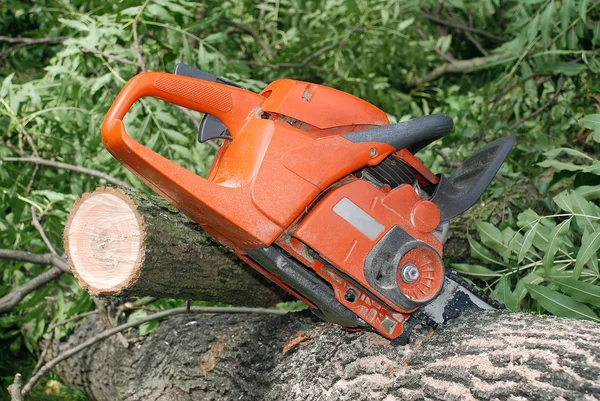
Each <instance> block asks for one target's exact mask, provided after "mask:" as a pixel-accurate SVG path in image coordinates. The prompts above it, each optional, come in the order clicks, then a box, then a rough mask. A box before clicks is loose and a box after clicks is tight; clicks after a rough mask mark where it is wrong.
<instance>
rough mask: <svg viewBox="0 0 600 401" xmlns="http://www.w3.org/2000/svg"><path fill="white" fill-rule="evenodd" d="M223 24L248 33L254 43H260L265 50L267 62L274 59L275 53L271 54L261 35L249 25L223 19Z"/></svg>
mask: <svg viewBox="0 0 600 401" xmlns="http://www.w3.org/2000/svg"><path fill="white" fill-rule="evenodd" d="M221 22H223V23H225V24H227V25H231V26H232V27H234V28H236V29H238V30H240V31H244V32H246V33H248V34H249V35H250V36H252V38H253V39H254V41H255V42H256V43H258V45H259V46H260V47H261V48H262V49H263V51H264V52H265V56H266V57H267V60H271V59H273V53H272V52H271V49H270V48H269V46H267V44H266V43H265V41H264V40H263V39H262V38H261V37H260V35H259V34H258V33H256V31H255V30H254V29H252V28H250V27H249V26H247V25H244V24H240V23H239V22H235V21H231V20H226V19H223V20H221Z"/></svg>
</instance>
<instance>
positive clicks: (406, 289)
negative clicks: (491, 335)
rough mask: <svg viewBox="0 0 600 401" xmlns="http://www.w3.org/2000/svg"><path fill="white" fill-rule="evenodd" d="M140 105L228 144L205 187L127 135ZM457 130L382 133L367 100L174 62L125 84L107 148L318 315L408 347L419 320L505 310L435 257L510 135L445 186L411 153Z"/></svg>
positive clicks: (497, 163)
mask: <svg viewBox="0 0 600 401" xmlns="http://www.w3.org/2000/svg"><path fill="white" fill-rule="evenodd" d="M144 96H152V97H156V98H159V99H162V100H164V101H166V102H170V103H173V104H176V105H178V106H181V107H185V108H189V109H192V110H196V111H199V112H201V113H204V117H203V119H202V122H201V124H200V127H199V132H198V140H199V141H200V142H205V141H207V140H211V139H220V140H222V143H221V144H220V146H219V150H218V151H217V153H216V155H215V157H214V160H213V163H212V165H211V168H210V171H209V173H208V176H207V177H206V178H204V177H200V176H198V175H196V174H194V173H192V172H190V171H189V170H186V169H185V168H183V167H181V166H179V165H178V164H176V163H174V162H172V161H170V160H168V159H166V158H164V157H163V156H161V155H159V154H158V153H156V152H154V151H152V150H151V149H149V148H147V147H145V146H143V145H142V144H140V143H138V142H136V141H135V140H134V139H132V138H131V137H130V136H129V135H128V133H127V130H126V127H125V125H124V123H123V119H124V117H125V115H126V114H127V112H128V111H129V109H130V108H131V106H132V105H133V104H134V103H135V102H136V101H137V100H138V99H140V98H141V97H144ZM452 128H453V122H452V119H451V118H450V117H449V116H446V115H443V114H433V115H429V116H424V117H419V118H415V119H413V120H409V121H404V122H400V123H397V124H390V123H389V120H388V117H387V115H386V114H385V113H384V112H383V111H381V110H380V109H378V108H377V107H375V106H374V105H372V104H370V103H367V102H365V101H363V100H361V99H359V98H357V97H354V96H352V95H350V94H348V93H344V92H341V91H338V90H335V89H332V88H328V87H326V86H322V85H317V84H313V83H308V82H301V81H295V80H290V79H282V80H277V81H274V82H272V83H271V84H269V85H268V86H267V87H266V88H265V89H264V90H263V91H262V92H261V93H259V94H256V93H253V92H251V91H248V90H246V89H244V88H243V87H242V86H241V85H238V84H236V83H233V82H230V81H228V80H225V79H223V78H219V77H216V76H214V75H212V74H209V73H207V72H204V71H201V70H198V69H196V68H193V67H190V66H187V65H185V64H178V65H177V67H176V69H175V74H167V73H155V72H152V73H142V74H139V75H137V76H135V77H133V78H132V79H131V80H130V81H129V82H128V83H127V84H126V85H125V87H124V88H123V90H122V91H121V93H120V94H119V95H118V97H117V99H116V100H115V101H114V103H113V105H112V107H111V108H110V110H109V111H108V113H107V115H106V118H105V120H104V122H103V124H102V142H103V144H104V146H105V147H106V148H107V149H108V151H109V152H110V153H111V154H112V155H113V156H114V157H115V158H116V159H117V160H118V161H119V162H120V163H122V164H123V165H124V166H125V167H126V168H128V169H129V170H130V171H131V172H132V173H133V174H135V175H136V176H137V177H138V178H139V179H140V180H142V181H143V182H145V183H146V184H147V185H148V186H149V187H150V188H151V189H153V190H154V191H155V192H157V193H158V194H159V195H161V196H162V197H163V198H165V199H166V200H167V201H169V202H170V203H171V204H172V205H173V206H175V207H176V208H177V209H179V210H180V211H181V212H183V213H184V214H186V215H187V216H188V217H189V218H190V219H191V220H192V221H194V222H196V223H197V224H199V225H200V227H201V228H202V229H203V230H204V231H205V232H206V233H208V234H209V235H211V236H212V237H213V238H215V239H216V240H217V241H219V242H221V243H223V244H225V245H227V246H229V247H230V248H232V249H233V251H234V252H235V254H236V255H237V256H238V257H239V258H241V259H242V260H244V261H245V262H247V263H248V264H250V265H251V266H252V267H254V268H255V269H256V270H258V271H259V272H260V273H262V274H263V275H265V276H266V277H268V278H269V279H270V280H272V281H273V282H274V283H276V284H278V285H280V286H281V287H283V288H284V289H286V290H287V291H288V292H290V293H291V294H292V295H294V296H296V297H297V298H298V299H301V300H302V301H304V302H305V303H306V304H307V305H308V306H309V307H310V308H311V310H312V311H313V312H314V313H315V314H316V315H317V316H319V317H321V318H322V319H324V320H327V321H329V322H333V323H336V324H339V325H342V326H344V327H346V328H348V329H351V330H360V329H368V328H372V329H374V330H376V331H377V332H379V333H380V334H381V335H383V336H385V337H386V338H388V339H390V340H391V341H392V342H393V343H394V344H406V342H407V341H408V338H409V335H410V332H411V330H412V329H413V328H414V327H415V325H416V324H418V323H419V322H420V321H422V322H424V323H426V324H427V325H430V326H432V327H436V326H437V325H439V324H444V323H446V322H447V321H448V320H450V319H454V318H456V317H458V316H459V315H460V314H462V313H465V312H473V311H482V310H493V309H498V308H502V305H500V304H498V303H497V302H495V301H493V300H491V299H490V298H489V297H487V296H486V295H485V294H484V293H483V292H481V291H480V290H478V289H477V288H476V287H474V286H472V285H470V284H468V283H467V282H466V281H465V280H464V279H462V278H461V277H459V276H458V275H456V273H454V272H452V271H451V270H449V269H447V268H446V267H445V266H444V263H443V259H442V255H443V245H444V242H445V240H446V238H447V233H448V226H449V223H450V219H452V218H454V217H456V216H458V215H460V214H461V213H463V212H464V211H466V210H467V209H469V208H470V207H472V206H473V205H474V204H475V203H476V202H477V200H478V199H479V197H480V196H481V195H482V194H483V192H484V191H485V189H486V188H487V187H488V185H489V184H490V182H491V181H492V180H493V178H494V176H495V175H496V173H497V172H498V170H499V169H500V167H501V165H502V163H503V162H504V160H505V159H506V157H507V156H508V154H509V152H510V149H511V148H512V146H513V145H514V143H515V140H514V138H512V137H505V138H501V139H498V140H496V141H494V142H491V143H489V144H487V145H485V146H484V147H482V148H481V149H479V150H478V151H476V152H474V153H473V154H472V155H471V156H470V157H469V158H467V159H466V160H465V161H464V162H463V164H462V165H461V166H460V167H458V168H457V169H456V170H455V171H454V173H453V174H452V175H451V176H450V177H449V178H447V177H445V176H443V175H441V174H438V175H435V174H434V173H432V172H431V171H430V170H429V169H428V168H427V167H426V166H425V165H423V163H421V161H420V160H419V159H417V157H415V153H417V152H418V151H419V150H421V149H423V148H424V147H426V146H428V145H429V144H430V143H431V142H433V141H435V140H438V139H440V138H442V137H444V136H445V135H447V134H449V133H450V132H451V131H452Z"/></svg>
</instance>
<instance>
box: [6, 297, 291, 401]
mask: <svg viewBox="0 0 600 401" xmlns="http://www.w3.org/2000/svg"><path fill="white" fill-rule="evenodd" d="M190 312H192V313H252V314H261V315H285V314H287V313H289V312H288V311H285V310H278V309H265V308H234V307H231V308H228V307H224V308H221V307H202V306H192V307H191V308H187V307H182V308H173V309H169V310H166V311H163V312H157V313H154V314H152V315H149V316H144V317H141V318H139V319H136V320H134V321H133V322H128V323H124V324H122V325H120V326H117V327H114V328H112V329H108V330H105V331H103V332H101V333H100V334H97V335H95V336H94V337H92V338H89V339H88V340H86V341H84V342H83V343H81V344H79V345H78V346H76V347H74V348H71V349H70V350H68V351H66V352H63V353H62V354H60V355H58V356H57V357H55V358H53V359H52V360H51V361H49V362H48V363H46V364H45V365H44V366H42V367H41V368H40V370H39V371H38V372H37V373H36V374H35V375H33V376H32V377H31V378H30V379H29V380H28V381H27V384H25V386H24V387H23V390H22V391H21V395H22V397H23V398H25V397H27V395H28V394H29V393H30V392H31V390H32V389H33V386H35V384H36V383H37V382H38V381H39V380H40V379H41V378H42V377H43V376H44V375H45V374H46V373H48V372H49V371H50V370H51V369H52V368H54V367H55V366H56V365H58V364H59V363H61V362H62V361H64V360H65V359H68V358H70V357H72V356H73V355H76V354H77V353H79V352H81V351H83V350H84V349H86V348H88V347H89V346H91V345H94V344H96V343H97V342H100V341H102V340H105V339H107V338H109V337H112V336H113V335H114V334H117V333H121V332H122V331H124V330H127V329H130V328H132V327H137V326H139V325H141V324H144V323H147V322H151V321H153V320H158V319H163V318H165V317H169V316H173V315H178V314H182V313H190ZM15 380H16V377H15Z"/></svg>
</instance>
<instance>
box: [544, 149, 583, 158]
mask: <svg viewBox="0 0 600 401" xmlns="http://www.w3.org/2000/svg"><path fill="white" fill-rule="evenodd" d="M562 154H566V155H569V156H573V157H577V158H581V159H587V160H594V158H593V157H591V156H589V155H586V154H585V153H583V152H581V151H579V150H576V149H571V148H556V149H552V150H549V151H547V152H545V153H544V156H546V157H551V158H553V157H557V156H560V155H562Z"/></svg>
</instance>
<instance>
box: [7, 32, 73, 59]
mask: <svg viewBox="0 0 600 401" xmlns="http://www.w3.org/2000/svg"><path fill="white" fill-rule="evenodd" d="M65 39H67V38H66V37H58V38H38V39H32V38H21V37H16V38H12V37H10V36H0V42H7V43H16V45H14V46H12V47H9V48H8V49H7V50H5V51H4V52H2V53H0V60H2V59H3V58H5V57H8V56H10V55H11V54H12V53H14V52H15V51H17V50H19V49H21V48H23V47H27V46H31V45H41V44H47V43H48V44H56V43H62V42H64V41H65Z"/></svg>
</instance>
